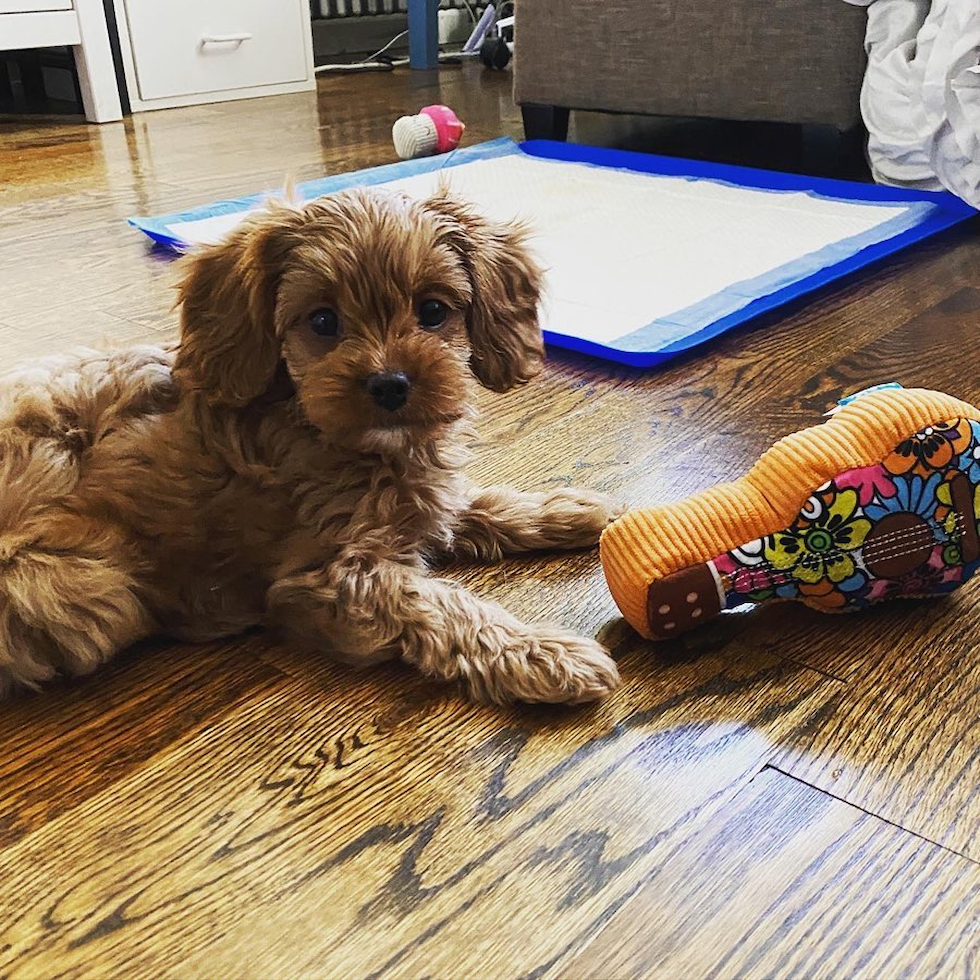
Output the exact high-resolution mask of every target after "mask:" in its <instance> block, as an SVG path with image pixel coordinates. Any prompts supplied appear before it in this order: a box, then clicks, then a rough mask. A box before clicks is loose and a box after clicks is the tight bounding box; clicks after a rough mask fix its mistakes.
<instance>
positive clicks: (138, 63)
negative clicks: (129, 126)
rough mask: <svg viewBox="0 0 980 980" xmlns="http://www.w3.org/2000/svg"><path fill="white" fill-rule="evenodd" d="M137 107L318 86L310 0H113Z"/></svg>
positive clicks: (175, 104)
mask: <svg viewBox="0 0 980 980" xmlns="http://www.w3.org/2000/svg"><path fill="white" fill-rule="evenodd" d="M113 2H114V3H115V8H116V22H117V24H118V27H119V40H120V46H121V48H122V53H123V63H124V67H125V71H126V81H127V87H128V89H129V99H130V104H131V106H132V109H133V111H134V112H139V111H142V110H145V109H157V108H161V109H162V108H170V107H173V106H182V105H194V104H197V103H202V102H222V101H225V100H227V99H243V98H251V97H254V96H259V95H278V94H282V93H284V92H298V91H303V90H305V89H312V88H315V87H316V80H315V76H314V74H313V41H312V31H311V28H310V11H309V3H308V0H113Z"/></svg>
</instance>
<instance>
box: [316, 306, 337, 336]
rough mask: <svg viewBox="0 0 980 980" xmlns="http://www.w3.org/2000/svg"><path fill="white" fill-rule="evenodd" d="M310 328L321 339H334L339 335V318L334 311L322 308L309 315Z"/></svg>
mask: <svg viewBox="0 0 980 980" xmlns="http://www.w3.org/2000/svg"><path fill="white" fill-rule="evenodd" d="M310 328H311V329H312V330H313V332H314V333H315V334H319V336H321V337H336V336H337V334H338V333H340V318H339V317H338V316H337V311H336V310H331V309H329V308H327V307H324V309H322V310H314V311H313V312H312V313H311V314H310Z"/></svg>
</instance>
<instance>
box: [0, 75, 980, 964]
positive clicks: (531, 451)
mask: <svg viewBox="0 0 980 980" xmlns="http://www.w3.org/2000/svg"><path fill="white" fill-rule="evenodd" d="M435 101H442V102H446V103H448V104H450V105H452V106H453V107H454V108H455V109H456V110H457V112H458V113H459V115H460V117H461V118H463V119H464V120H465V122H466V123H467V127H468V128H467V139H468V140H470V141H473V142H477V141H480V140H483V139H488V138H492V137H495V136H498V135H500V134H501V133H505V134H510V135H513V136H515V137H519V136H520V127H519V113H518V111H517V110H516V109H515V107H514V106H513V104H512V102H511V98H510V90H509V76H508V75H506V74H494V73H489V72H487V73H483V72H480V71H469V70H467V71H466V72H465V73H461V72H460V71H459V70H458V69H453V70H448V69H447V70H443V71H442V72H439V73H435V72H433V73H409V72H407V71H402V72H398V73H395V74H391V75H365V76H357V77H341V78H331V79H328V80H323V81H321V84H320V90H319V93H318V94H317V95H309V96H307V95H298V96H284V97H280V98H273V99H266V100H255V101H250V102H237V103H226V104H223V105H217V106H204V107H199V108H192V109H181V110H172V111H168V112H159V113H148V114H144V115H140V116H136V117H133V118H131V119H128V120H127V121H126V122H125V123H124V124H118V125H112V126H106V127H102V128H97V127H94V126H86V125H84V124H81V123H79V122H76V121H74V120H66V119H54V118H33V119H29V120H18V119H15V118H14V117H0V270H2V273H0V350H2V353H3V364H5V365H7V364H9V363H10V362H12V361H15V360H21V359H24V358H28V357H33V356H38V355H43V354H45V353H48V352H50V351H52V350H56V349H60V348H63V347H66V346H69V345H71V344H77V343H86V344H92V343H102V342H106V343H131V342H134V341H150V342H157V341H164V340H169V339H171V338H172V336H173V330H174V326H175V318H174V315H173V313H172V312H170V305H171V303H172V301H173V295H172V292H171V286H172V282H173V266H172V263H171V262H170V260H169V259H168V258H167V257H166V256H163V255H160V254H159V253H156V252H153V251H152V250H150V249H149V248H148V246H147V244H146V243H145V242H144V240H143V239H142V237H141V236H140V235H139V234H137V233H136V232H134V231H133V230H131V229H129V228H127V226H126V224H125V219H126V218H127V217H128V216H130V215H133V214H136V213H143V214H153V213H160V212H168V211H176V210H179V209H181V208H185V207H189V206H191V205H194V204H200V203H203V202H206V201H208V200H212V199H215V198H217V197H221V196H237V195H240V194H245V193H249V192H252V191H256V190H261V189H264V188H269V187H274V186H277V185H279V184H280V183H281V180H282V178H283V176H284V174H287V173H288V174H291V175H293V176H294V177H295V178H296V179H299V180H302V179H309V178H312V177H314V176H320V175H322V174H325V173H331V172H340V171H344V170H349V169H353V168H358V167H366V166H370V165H374V164H380V163H383V162H387V161H389V160H390V159H391V158H392V155H393V154H392V150H391V145H390V126H391V122H392V120H393V119H394V118H395V117H396V116H397V115H399V114H401V113H403V112H405V111H410V110H414V109H417V108H418V106H420V105H424V104H426V103H429V102H435ZM725 131H726V132H727V131H728V130H727V129H726V130H725ZM678 133H680V130H679V129H677V128H676V127H675V128H671V127H669V126H668V127H666V128H665V127H664V126H662V125H660V126H657V125H654V124H652V123H640V122H637V121H631V120H601V119H596V118H588V117H587V118H585V119H578V120H573V130H572V138H573V139H574V138H578V139H581V140H588V141H595V142H600V141H601V142H607V143H617V144H627V145H631V146H634V147H636V146H648V147H650V148H654V149H658V150H661V151H662V150H663V149H665V148H667V149H670V148H671V147H672V146H673V147H675V148H676V147H677V146H682V147H683V148H684V152H688V153H690V152H698V151H699V147H702V148H707V150H709V151H710V149H711V145H710V131H709V130H707V129H704V128H703V127H702V128H700V129H698V128H696V129H689V128H688V129H684V130H683V134H686V135H683V134H682V137H683V138H682V137H681V136H679V135H678ZM692 133H693V134H694V135H693V136H692ZM698 133H700V134H702V135H703V134H705V133H709V137H708V142H707V143H706V144H702V143H699V142H698V140H699V139H700V138H701V137H700V136H698ZM776 135H777V136H778V135H779V134H778V133H777V134H776ZM665 141H666V143H665ZM770 149H772V148H771V147H770ZM722 152H723V154H724V155H726V156H727V157H728V158H731V154H730V153H728V151H726V150H724V149H723V150H722ZM739 152H740V153H741V154H742V159H744V158H745V157H744V154H745V152H749V153H750V157H749V161H748V162H755V163H759V164H764V163H765V162H767V158H766V154H767V149H766V147H765V146H764V145H762V144H760V143H756V144H754V147H753V148H751V149H750V150H749V151H745V150H744V144H743V149H742V150H740V151H739ZM753 153H754V154H756V155H755V156H754V157H753V156H751V154H753ZM771 159H772V160H774V161H775V162H777V163H786V162H787V161H786V158H785V148H779V147H776V149H775V150H774V156H773V157H772V158H771ZM790 165H792V163H790ZM978 231H980V224H978V222H976V221H974V222H971V223H968V224H967V225H965V226H962V227H961V228H959V229H958V230H955V231H952V232H950V233H947V234H945V235H943V236H941V237H940V238H938V239H935V240H933V241H932V242H930V243H928V244H926V245H924V246H921V247H918V248H916V249H914V250H912V251H909V252H906V253H904V254H903V255H901V256H899V257H897V258H895V259H894V260H891V261H889V262H887V263H886V264H883V265H879V266H877V267H875V268H874V269H872V270H871V271H869V272H866V273H864V274H862V275H861V276H860V277H858V278H855V279H851V280H848V281H846V282H845V283H843V284H841V285H839V286H837V287H835V288H833V289H828V290H825V291H824V292H822V293H820V294H818V295H817V296H816V297H814V298H813V299H812V300H811V301H809V302H808V303H806V304H805V305H798V306H797V307H795V308H793V309H790V310H788V311H782V312H779V313H777V314H771V315H768V316H766V317H764V318H763V319H762V320H760V321H757V322H756V323H754V324H753V325H752V326H750V327H748V328H745V329H742V330H739V331H737V332H736V333H734V334H732V335H729V336H728V337H727V338H725V339H723V340H721V341H720V342H718V343H716V344H714V345H712V346H711V347H710V348H708V349H705V350H702V351H700V352H697V353H696V354H694V355H692V356H689V357H687V358H685V359H683V360H680V361H678V362H675V363H673V364H672V365H670V366H668V367H667V368H665V369H663V370H660V371H657V372H650V373H642V372H635V371H630V370H627V369H623V368H619V367H616V366H614V365H610V364H606V363H602V362H599V361H592V360H588V359H585V358H580V357H574V356H569V355H566V354H561V353H558V352H553V354H552V357H551V359H550V360H549V364H548V367H547V370H546V372H545V375H544V376H543V377H542V378H541V379H540V381H538V382H537V383H535V384H533V385H531V386H529V387H527V388H525V389H521V390H519V391H516V392H514V393H512V394H510V395H506V396H490V395H487V396H485V397H484V398H483V403H482V406H481V407H482V409H483V411H484V424H483V434H484V437H485V446H484V448H483V450H482V452H481V454H480V455H479V458H478V459H477V461H476V463H475V464H474V467H473V472H474V475H475V476H477V477H479V478H480V479H483V480H491V479H492V480H495V481H503V482H512V483H514V484H516V485H518V486H521V487H524V488H528V489H534V488H543V487H547V486H552V485H561V484H565V483H570V482H572V481H575V482H576V483H578V484H583V485H587V486H592V487H595V488H597V489H602V490H606V491H611V492H614V493H617V494H619V495H620V496H622V497H623V498H624V499H625V500H627V501H628V502H630V503H633V504H637V505H639V504H649V503H652V502H655V501H668V500H675V499H678V498H680V497H682V496H685V495H687V494H689V493H692V492H694V491H696V490H699V489H701V488H703V487H706V486H709V485H710V484H712V483H715V482H718V481H720V480H724V479H730V478H734V477H736V476H738V475H740V474H741V473H742V472H744V470H745V469H746V467H748V466H749V465H751V463H752V462H753V461H754V460H755V458H756V456H757V455H758V454H759V453H760V452H761V451H763V450H764V449H765V448H767V447H768V445H769V444H770V442H771V441H772V440H774V439H776V438H778V437H779V436H780V435H783V434H785V433H786V432H789V431H791V430H793V429H795V428H799V427H802V426H804V425H807V424H810V423H812V422H814V421H817V420H819V419H820V417H821V415H822V413H823V412H824V411H825V410H826V409H827V407H828V406H829V405H831V404H832V403H833V402H835V401H836V399H837V398H838V396H839V395H840V394H842V393H845V392H847V391H850V390H855V389H858V388H861V387H863V386H865V385H866V384H869V383H874V382H877V381H881V380H888V379H891V378H895V379H897V380H901V381H902V382H904V383H906V384H909V385H926V386H929V387H936V388H941V389H946V390H948V391H949V392H950V393H952V394H955V395H958V396H959V397H962V398H964V399H967V400H969V401H973V402H976V401H980V370H978V369H980V354H978V353H977V349H976V348H975V347H974V346H973V345H974V344H975V343H976V336H977V331H978V327H980V239H978V235H977V233H978ZM450 574H452V575H454V576H455V577H457V578H459V579H460V580H462V581H465V582H466V583H467V584H468V585H470V586H471V587H472V588H474V589H475V590H477V591H478V592H480V593H481V594H483V595H486V596H489V597H492V598H494V599H497V600H499V601H501V602H503V603H505V604H506V605H508V606H509V607H510V608H511V609H513V610H514V612H515V613H517V614H519V615H522V616H525V617H527V618H532V617H533V618H536V619H553V620H557V621H560V622H562V623H564V624H565V625H567V626H570V627H573V628H576V629H578V630H581V631H584V632H586V633H589V634H599V635H600V636H601V637H602V638H603V639H604V640H605V641H606V642H607V643H608V644H609V646H610V647H611V648H612V649H613V651H614V653H615V655H616V657H617V659H618V661H619V663H620V667H621V670H622V673H623V677H624V685H623V687H622V689H621V690H620V691H618V692H617V693H616V694H615V695H614V696H612V697H610V698H609V699H607V700H606V701H605V702H603V703H601V704H599V705H595V706H591V707H584V708H577V709H559V708H546V707H537V708H511V709H506V710H501V709H491V708H484V707H477V706H474V705H471V704H468V703H466V702H465V701H463V700H462V699H461V698H460V696H459V695H458V693H457V692H456V691H454V690H452V689H450V688H446V687H443V686H441V685H437V684H434V683H430V682H428V681H425V680H423V679H422V678H420V677H419V676H418V675H416V674H414V673H413V672H411V671H410V670H408V669H404V668H401V667H399V666H391V665H388V666H383V667H379V668H377V669H372V670H369V671H363V672H354V671H352V670H350V669H348V668H345V667H342V666H338V665H335V664H332V663H330V662H327V661H325V660H319V659H314V658H311V657H309V656H304V655H301V654H299V653H297V652H295V651H293V650H291V649H288V648H286V647H283V646H281V645H277V643H276V642H274V641H273V640H272V639H271V638H268V637H266V636H263V635H250V636H248V637H245V638H242V639H241V640H240V641H237V642H233V643H227V642H226V643H220V644H211V645H205V646H199V647H190V646H176V645H172V644H168V643H164V642H154V643H149V644H145V645H143V646H142V647H141V648H140V649H136V650H133V651H131V652H129V653H127V654H126V655H125V656H123V657H121V658H119V659H118V660H117V661H116V662H114V663H113V664H111V665H110V666H109V667H108V668H106V669H105V670H104V671H102V672H101V673H100V674H98V675H96V676H95V677H93V678H89V679H86V680H83V681H80V682H75V683H71V684H62V685H60V686H58V687H56V688H54V689H51V690H48V691H46V692H45V693H43V694H42V695H39V696H25V697H18V698H16V699H14V700H11V701H7V702H5V703H3V704H2V705H0V747H2V750H0V909H2V910H3V914H2V916H0V976H4V977H8V976H9V977H40V976H45V977H47V976H56V975H59V976H61V975H64V976H111V975H122V974H125V975H129V976H174V977H198V976H200V977H212V976H214V977H219V976H220V977H238V976H249V977H292V976H318V977H319V976H330V977H334V976H336V977H340V976H344V977H347V976H382V975H384V976H401V977H418V976H446V977H450V976H458V977H463V976H480V977H482V976H487V977H498V976H499V977H507V976H518V975H521V976H568V977H583V976H589V977H625V976H653V977H664V978H678V977H684V978H687V977H701V976H712V977H720V978H725V977H733V976H743V977H797V976H813V977H867V978H892V977H939V976H942V977H962V978H975V977H978V976H980V846H978V843H977V840H978V834H977V830H978V824H980V763H978V759H980V708H978V706H980V653H978V647H980V642H978V636H980V605H978V603H977V599H978V587H976V586H974V587H968V588H967V589H965V590H963V591H962V592H961V593H959V594H957V595H955V596H954V597H952V598H950V599H949V600H947V601H945V602H941V603H917V604H905V605H895V606H892V607H889V608H886V609H880V610H877V611H875V612H872V613H870V614H867V615H864V616H861V617H853V618H850V617H845V618H829V617H821V616H819V615H818V614H816V613H813V612H810V611H807V610H804V609H800V608H796V607H795V606H794V607H790V606H783V607H773V608H768V609H764V610H762V611H759V612H757V613H754V614H751V615H745V616H735V615H731V616H727V617H723V618H722V619H721V620H720V621H718V622H717V623H715V624H713V625H711V626H709V627H707V628H706V629H704V630H703V631H701V632H699V633H695V634H692V635H690V636H688V637H686V638H684V639H680V640H677V641H672V642H669V643H665V644H662V645H660V646H657V647H656V648H653V647H651V646H650V645H647V644H645V643H643V642H641V641H640V640H639V639H638V638H637V637H636V636H634V635H633V634H632V633H631V632H630V631H629V630H628V629H627V628H626V627H624V625H623V624H622V622H621V621H620V620H619V619H618V617H617V615H616V610H615V607H614V605H613V603H612V601H611V599H610V598H609V595H608V593H607V591H606V589H605V586H604V583H603V579H602V575H601V572H600V571H599V568H598V562H597V558H596V556H595V555H594V554H581V555H574V556H570V557H568V556H566V557H551V556H542V557H537V558H534V559H532V560H530V561H526V562H512V563H508V564H506V565H504V566H500V567H497V568H494V569H481V568H475V567H466V568H460V569H456V570H454V571H452V572H451V573H450Z"/></svg>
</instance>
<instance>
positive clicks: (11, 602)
mask: <svg viewBox="0 0 980 980" xmlns="http://www.w3.org/2000/svg"><path fill="white" fill-rule="evenodd" d="M5 543H6V544H8V545H9V541H8V542H4V540H3V539H2V538H0V695H3V694H4V693H6V692H7V691H9V690H10V689H11V688H15V687H34V688H36V687H38V686H39V685H40V684H41V683H42V682H44V681H46V680H48V679H49V678H51V677H52V676H54V675H55V674H56V673H65V674H87V673H90V672H91V671H93V670H95V668H96V667H98V666H99V665H100V664H102V663H104V662H105V661H106V660H108V659H109V658H110V657H112V656H113V654H115V653H116V652H118V651H119V650H121V649H123V648H124V647H126V646H128V645H129V644H131V643H133V642H135V641H136V640H138V639H142V638H143V637H145V636H147V635H149V634H150V633H151V632H153V629H154V622H153V617H152V616H151V614H150V613H149V611H148V610H147V608H146V606H145V605H144V603H143V602H142V601H141V600H140V598H139V596H138V592H137V583H136V581H135V579H134V577H133V575H132V574H131V573H130V572H129V571H128V570H127V569H126V567H125V565H124V564H123V562H122V560H121V556H116V557H108V556H107V555H105V554H103V555H94V554H91V553H88V554H86V553H84V552H79V551H74V550H63V549H60V548H59V549H57V550H55V549H53V548H50V547H45V546H44V545H43V544H41V543H40V542H33V543H31V544H26V545H23V546H21V547H19V548H17V549H16V550H15V551H11V550H10V549H9V547H8V548H6V549H5V548H4V544H5Z"/></svg>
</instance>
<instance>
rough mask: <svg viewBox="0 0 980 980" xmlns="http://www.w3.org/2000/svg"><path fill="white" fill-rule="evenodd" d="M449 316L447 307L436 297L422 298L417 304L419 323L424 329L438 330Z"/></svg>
mask: <svg viewBox="0 0 980 980" xmlns="http://www.w3.org/2000/svg"><path fill="white" fill-rule="evenodd" d="M447 316H449V307H448V306H446V304H445V303H443V302H442V301H441V300H438V299H424V300H422V302H421V303H420V304H419V323H420V324H421V325H422V327H423V328H424V329H425V330H438V329H439V327H441V326H442V325H443V324H444V323H445V322H446V317H447Z"/></svg>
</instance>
